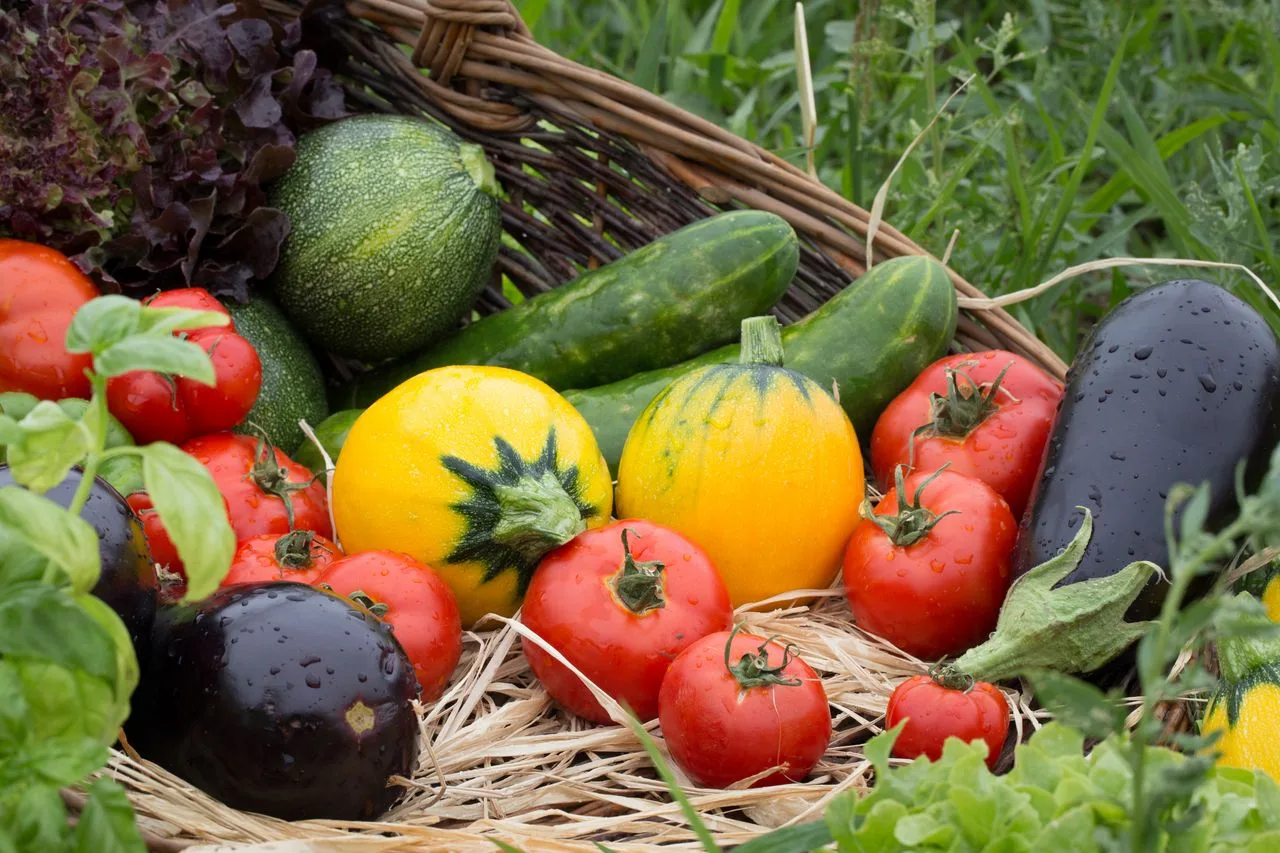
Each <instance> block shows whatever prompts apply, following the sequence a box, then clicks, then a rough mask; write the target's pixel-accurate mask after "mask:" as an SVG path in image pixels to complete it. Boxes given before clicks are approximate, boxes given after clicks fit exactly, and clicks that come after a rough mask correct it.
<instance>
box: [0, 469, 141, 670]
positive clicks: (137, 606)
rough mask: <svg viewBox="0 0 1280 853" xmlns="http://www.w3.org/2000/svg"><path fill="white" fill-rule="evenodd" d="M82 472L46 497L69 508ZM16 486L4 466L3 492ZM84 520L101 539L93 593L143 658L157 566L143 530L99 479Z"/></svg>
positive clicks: (1, 476) (0, 474)
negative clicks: (117, 619) (99, 566)
mask: <svg viewBox="0 0 1280 853" xmlns="http://www.w3.org/2000/svg"><path fill="white" fill-rule="evenodd" d="M80 478H81V472H80V469H79V468H73V469H71V472H70V473H69V474H68V475H67V477H66V478H65V479H64V480H63V481H62V482H61V483H59V484H58V485H57V486H55V487H54V488H52V489H50V490H49V491H48V492H46V493H45V497H47V498H48V499H49V500H51V501H53V502H54V503H56V504H58V505H60V506H62V507H68V506H70V505H71V500H72V498H73V497H75V493H76V489H77V488H79V486H80ZM12 485H15V483H14V481H13V475H12V474H11V473H10V472H9V466H8V465H0V487H3V486H12ZM80 517H81V518H83V519H84V520H85V521H87V522H89V524H91V525H92V526H93V529H94V530H95V531H97V534H98V555H99V557H100V558H101V560H102V576H101V577H100V578H99V579H98V584H97V586H95V587H94V588H93V594H94V595H96V596H97V597H98V598H100V599H102V601H103V602H104V603H106V605H107V606H108V607H110V608H111V609H112V610H114V611H115V612H116V613H117V614H118V615H119V616H120V619H121V621H123V622H124V624H125V627H126V628H128V629H129V636H130V637H131V638H132V640H133V647H134V649H136V650H137V651H138V653H139V655H141V653H142V649H143V646H144V645H145V643H146V641H147V638H148V636H149V634H150V632H151V623H152V620H153V619H154V618H155V614H156V595H157V588H158V586H159V584H158V583H157V581H156V570H155V565H154V564H153V563H152V562H151V552H150V551H149V550H148V549H147V540H146V537H145V536H144V535H143V533H142V525H141V524H140V523H139V522H138V518H137V516H135V515H134V514H133V510H131V509H129V505H128V504H127V503H126V502H125V499H124V497H123V496H122V495H121V494H120V493H119V492H117V491H116V490H115V489H114V488H112V486H111V485H110V484H109V483H108V482H107V481H106V480H104V479H103V478H101V477H96V478H95V479H94V482H93V488H91V489H90V490H89V499H88V501H86V502H85V505H84V509H83V510H81V511H80Z"/></svg>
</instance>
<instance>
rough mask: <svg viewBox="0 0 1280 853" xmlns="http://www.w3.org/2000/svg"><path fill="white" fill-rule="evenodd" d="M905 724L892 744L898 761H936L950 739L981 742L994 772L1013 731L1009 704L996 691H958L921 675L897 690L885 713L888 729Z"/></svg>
mask: <svg viewBox="0 0 1280 853" xmlns="http://www.w3.org/2000/svg"><path fill="white" fill-rule="evenodd" d="M903 720H906V721H907V724H906V725H905V726H903V728H902V731H901V732H900V733H899V734H898V739H897V740H896V741H894V742H893V754H894V755H896V756H898V757H899V758H916V757H917V756H920V755H924V756H928V757H929V759H930V760H932V761H937V760H938V759H939V758H940V757H941V756H942V746H943V744H944V743H945V742H946V740H947V738H949V737H955V738H959V739H960V740H963V741H975V740H980V741H982V742H984V743H985V744H986V745H987V766H988V767H995V766H996V761H997V760H998V759H999V758H1000V750H1001V749H1002V748H1003V747H1004V739H1005V735H1006V733H1007V732H1008V730H1009V703H1008V702H1007V701H1006V700H1005V698H1004V694H1003V693H1001V692H1000V690H999V689H998V688H996V687H995V686H993V685H991V684H987V683H986V682H985V681H979V682H977V683H976V684H974V685H973V686H972V687H971V688H969V689H968V690H956V689H953V688H950V687H946V686H944V685H942V684H939V683H937V682H936V681H934V680H933V679H932V678H930V677H929V676H927V675H917V676H914V677H912V678H908V679H907V680H906V681H904V682H902V683H901V684H899V685H898V686H897V687H895V688H894V690H893V693H892V694H890V696H889V707H888V709H887V710H886V711H885V727H886V728H890V729H891V728H893V727H894V726H896V725H897V724H898V723H900V722H902V721H903Z"/></svg>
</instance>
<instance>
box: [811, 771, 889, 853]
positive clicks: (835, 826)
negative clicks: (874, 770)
mask: <svg viewBox="0 0 1280 853" xmlns="http://www.w3.org/2000/svg"><path fill="white" fill-rule="evenodd" d="M877 778H880V777H879V774H877ZM878 794H879V789H875V788H873V789H872V791H871V793H869V794H868V795H867V800H865V801H864V800H863V799H861V798H860V797H859V796H858V793H857V792H856V791H846V792H845V793H843V794H841V795H840V796H838V797H836V798H835V799H833V800H832V801H831V802H830V803H828V804H827V812H826V814H824V815H823V816H822V817H823V823H825V824H826V825H827V831H828V832H830V833H831V838H832V840H834V841H835V842H836V844H837V845H838V846H839V848H840V849H841V850H854V849H856V845H857V843H858V842H857V839H856V838H855V837H854V833H855V832H856V831H857V829H858V826H859V821H860V815H859V814H858V809H859V808H860V807H861V806H862V805H864V804H865V803H866V802H869V801H870V800H872V799H873V798H875V797H877V796H878Z"/></svg>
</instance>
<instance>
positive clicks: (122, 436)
mask: <svg viewBox="0 0 1280 853" xmlns="http://www.w3.org/2000/svg"><path fill="white" fill-rule="evenodd" d="M58 406H59V407H61V408H62V411H64V412H66V413H67V414H68V415H70V416H71V417H72V418H73V419H75V420H77V421H80V422H81V423H83V424H84V425H85V428H86V429H88V430H89V432H90V435H93V434H96V433H95V432H94V429H95V427H96V419H97V416H96V415H94V416H91V417H85V415H86V414H88V412H89V401H88V400H84V399H81V398H80V397H67V398H66V399H65V400H59V401H58ZM133 443H134V442H133V436H132V435H130V434H129V431H128V430H127V429H125V428H124V424H122V423H120V421H118V420H117V419H116V418H115V416H114V415H112V414H111V413H110V412H107V443H106V444H105V445H104V447H106V449H107V450H110V449H111V448H113V447H132V446H133Z"/></svg>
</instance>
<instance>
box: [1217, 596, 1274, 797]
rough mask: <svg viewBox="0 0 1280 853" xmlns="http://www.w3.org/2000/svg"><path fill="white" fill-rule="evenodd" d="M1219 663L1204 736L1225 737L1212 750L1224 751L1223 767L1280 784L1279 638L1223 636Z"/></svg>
mask: <svg viewBox="0 0 1280 853" xmlns="http://www.w3.org/2000/svg"><path fill="white" fill-rule="evenodd" d="M1240 595H1242V596H1246V597H1247V596H1248V594H1247V593H1240ZM1218 662H1219V665H1220V667H1221V670H1222V681H1221V683H1220V684H1219V687H1218V690H1217V692H1216V693H1214V695H1213V697H1212V698H1211V699H1210V700H1209V707H1208V709H1207V710H1206V712H1205V716H1204V718H1203V719H1202V720H1201V721H1200V731H1201V733H1202V734H1206V735H1207V734H1210V733H1212V732H1221V733H1222V737H1221V738H1219V739H1218V741H1217V742H1216V743H1215V744H1214V745H1213V746H1212V747H1210V749H1211V750H1216V751H1217V752H1218V753H1219V755H1218V764H1219V765H1223V766H1227V767H1243V768H1245V769H1251V770H1261V771H1263V772H1265V773H1266V774H1267V775H1269V776H1270V777H1271V778H1272V779H1275V780H1277V781H1280V639H1276V638H1274V637H1267V636H1265V635H1264V636H1260V637H1259V636H1235V637H1224V638H1223V639H1222V640H1221V641H1219V643H1218Z"/></svg>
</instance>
